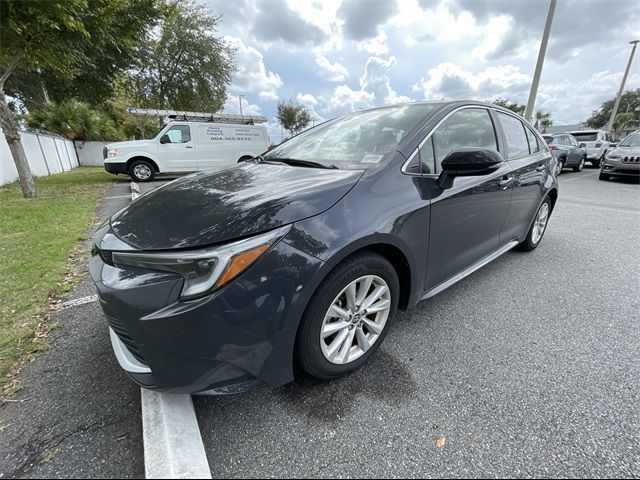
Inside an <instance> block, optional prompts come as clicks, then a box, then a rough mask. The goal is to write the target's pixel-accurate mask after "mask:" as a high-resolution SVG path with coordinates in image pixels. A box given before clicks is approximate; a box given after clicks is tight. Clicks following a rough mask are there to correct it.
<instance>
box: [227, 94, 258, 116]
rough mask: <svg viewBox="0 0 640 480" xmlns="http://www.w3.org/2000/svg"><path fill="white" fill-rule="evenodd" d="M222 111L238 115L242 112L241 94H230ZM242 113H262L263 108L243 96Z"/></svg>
mask: <svg viewBox="0 0 640 480" xmlns="http://www.w3.org/2000/svg"><path fill="white" fill-rule="evenodd" d="M222 111H223V112H224V113H230V114H234V115H238V114H239V113H240V96H239V95H228V96H227V100H226V101H225V102H224V106H223V107H222ZM242 113H243V115H262V109H261V108H260V106H258V105H256V104H255V103H249V102H248V101H247V99H246V98H244V97H242Z"/></svg>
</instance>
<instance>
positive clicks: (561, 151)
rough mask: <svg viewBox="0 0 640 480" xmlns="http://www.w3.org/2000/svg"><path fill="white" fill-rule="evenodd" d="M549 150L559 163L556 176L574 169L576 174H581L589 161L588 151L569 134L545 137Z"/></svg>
mask: <svg viewBox="0 0 640 480" xmlns="http://www.w3.org/2000/svg"><path fill="white" fill-rule="evenodd" d="M543 138H544V139H545V141H546V142H547V145H548V146H549V149H550V150H551V152H552V153H553V156H554V157H555V159H556V161H557V165H556V175H560V174H561V173H562V170H563V169H565V168H573V171H574V172H581V171H582V169H583V168H584V164H585V162H586V160H587V151H586V149H585V148H584V147H581V146H580V144H579V143H578V141H577V140H576V139H575V138H574V137H573V136H572V135H569V134H567V133H556V134H554V135H547V134H545V135H543Z"/></svg>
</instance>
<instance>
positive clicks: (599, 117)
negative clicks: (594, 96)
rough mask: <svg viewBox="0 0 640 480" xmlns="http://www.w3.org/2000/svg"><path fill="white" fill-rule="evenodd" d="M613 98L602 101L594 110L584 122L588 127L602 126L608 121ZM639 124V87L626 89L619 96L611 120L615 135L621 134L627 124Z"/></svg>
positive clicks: (613, 101)
mask: <svg viewBox="0 0 640 480" xmlns="http://www.w3.org/2000/svg"><path fill="white" fill-rule="evenodd" d="M615 100H616V99H615V98H612V99H610V100H607V101H606V102H604V103H603V104H602V105H601V106H600V108H599V109H597V110H594V111H593V113H592V114H591V116H590V117H589V118H588V119H587V120H586V121H585V122H584V123H585V125H587V126H588V127H590V128H603V127H606V126H607V123H609V118H610V117H611V111H612V110H613V104H614V103H615ZM633 125H640V88H636V89H635V90H627V91H626V92H624V93H623V94H622V97H621V98H620V106H619V107H618V113H617V115H616V118H615V120H614V122H613V130H614V133H615V134H616V136H621V135H622V132H623V131H624V129H625V128H626V127H627V126H633Z"/></svg>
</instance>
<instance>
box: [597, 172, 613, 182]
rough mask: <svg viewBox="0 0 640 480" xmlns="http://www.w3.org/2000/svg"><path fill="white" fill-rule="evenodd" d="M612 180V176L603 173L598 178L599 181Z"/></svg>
mask: <svg viewBox="0 0 640 480" xmlns="http://www.w3.org/2000/svg"><path fill="white" fill-rule="evenodd" d="M610 178H611V175H609V174H607V173H602V171H601V172H600V175H599V176H598V180H609V179H610Z"/></svg>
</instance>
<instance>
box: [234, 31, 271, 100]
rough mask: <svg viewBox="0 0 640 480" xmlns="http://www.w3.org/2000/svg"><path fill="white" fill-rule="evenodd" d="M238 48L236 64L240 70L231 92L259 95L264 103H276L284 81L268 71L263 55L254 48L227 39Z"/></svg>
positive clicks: (236, 74) (235, 38) (241, 41)
mask: <svg viewBox="0 0 640 480" xmlns="http://www.w3.org/2000/svg"><path fill="white" fill-rule="evenodd" d="M225 40H227V41H228V42H230V43H231V44H232V45H233V46H234V47H236V49H237V51H236V55H235V58H234V60H235V63H236V65H237V67H238V70H237V71H236V72H235V73H234V75H233V78H232V81H231V90H232V91H236V92H240V93H245V94H247V95H256V94H257V95H258V96H259V98H260V99H261V100H263V101H275V100H277V99H278V98H279V97H278V89H279V88H280V87H282V79H281V78H280V75H278V74H277V73H274V72H271V71H269V70H267V68H266V67H265V65H264V56H263V54H262V53H261V52H260V51H259V50H258V49H257V48H254V47H250V46H247V45H246V44H245V43H244V42H243V40H242V39H240V38H237V37H225Z"/></svg>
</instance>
